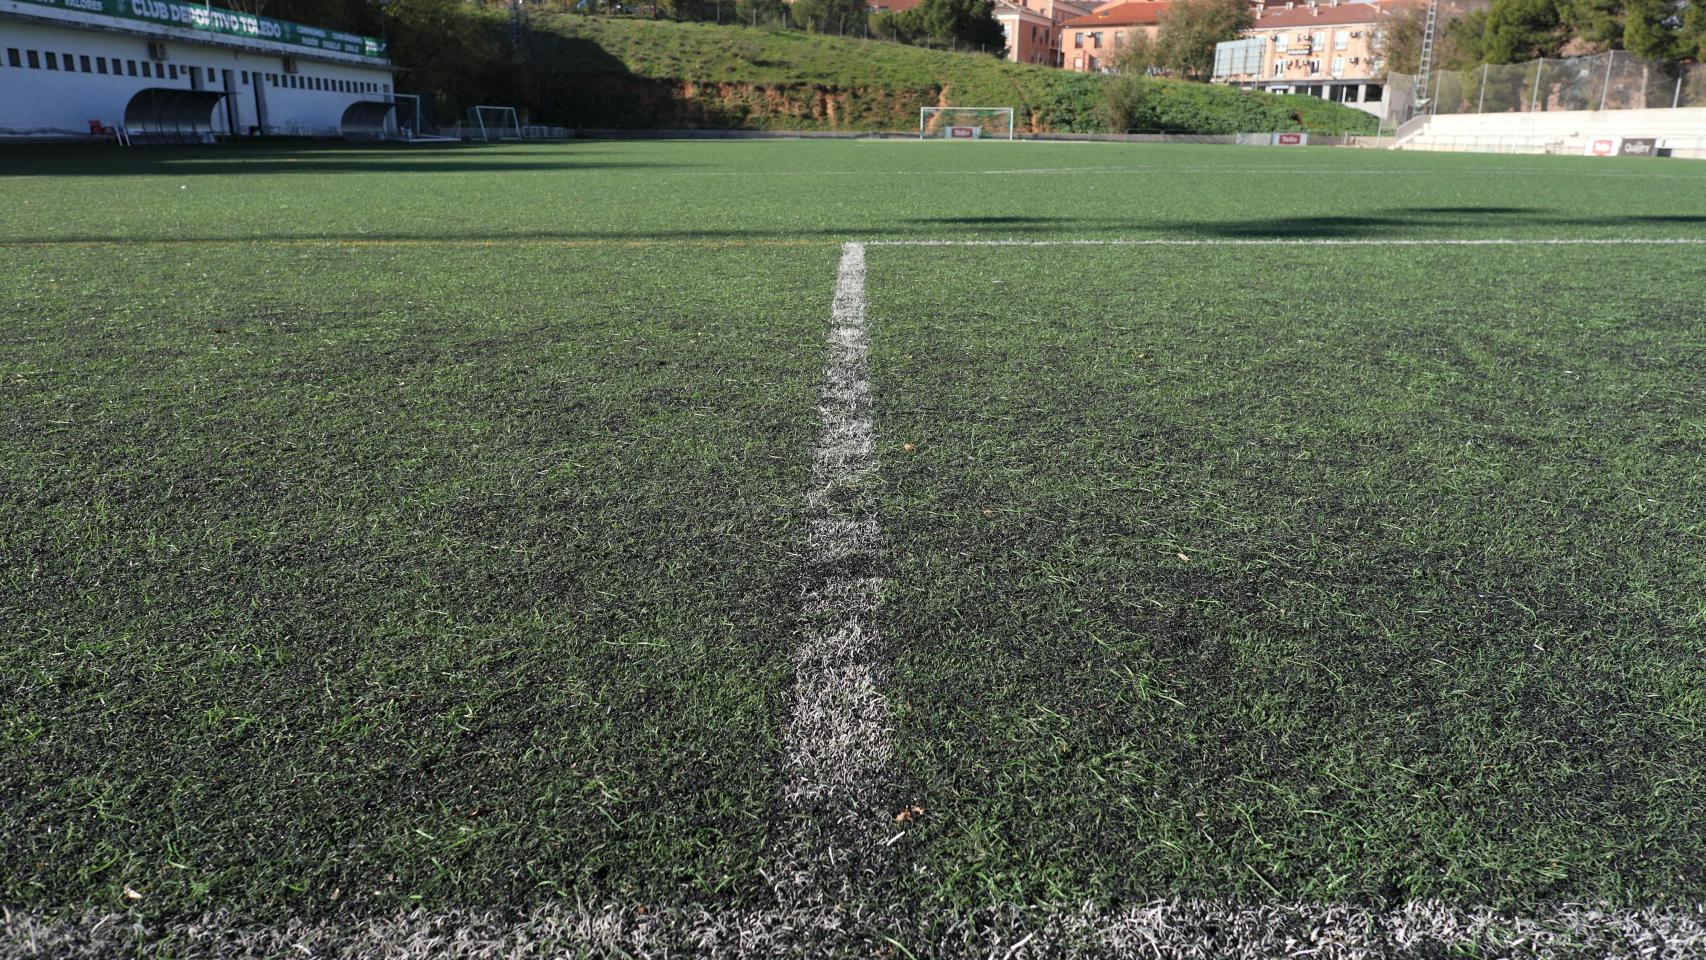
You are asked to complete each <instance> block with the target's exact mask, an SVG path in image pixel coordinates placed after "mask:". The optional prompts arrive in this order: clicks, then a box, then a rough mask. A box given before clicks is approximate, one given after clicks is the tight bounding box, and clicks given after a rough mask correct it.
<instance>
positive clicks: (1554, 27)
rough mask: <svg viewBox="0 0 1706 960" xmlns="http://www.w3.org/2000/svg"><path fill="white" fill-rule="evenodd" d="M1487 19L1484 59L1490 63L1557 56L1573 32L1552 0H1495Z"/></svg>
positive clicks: (1483, 41) (1483, 42)
mask: <svg viewBox="0 0 1706 960" xmlns="http://www.w3.org/2000/svg"><path fill="white" fill-rule="evenodd" d="M1486 22H1487V28H1486V33H1484V34H1483V35H1482V38H1481V58H1482V59H1483V60H1484V61H1485V62H1487V63H1521V62H1523V61H1525V60H1538V59H1539V58H1541V57H1556V56H1557V55H1558V50H1559V48H1561V47H1562V46H1563V45H1564V41H1565V40H1566V39H1567V38H1568V34H1569V30H1568V28H1567V27H1565V26H1564V23H1563V21H1562V20H1561V19H1560V18H1559V16H1558V7H1557V6H1556V5H1555V4H1554V3H1553V2H1552V0H1493V6H1492V7H1491V8H1490V9H1489V10H1488V11H1487V21H1486Z"/></svg>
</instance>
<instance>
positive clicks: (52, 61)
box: [47, 50, 59, 70]
mask: <svg viewBox="0 0 1706 960" xmlns="http://www.w3.org/2000/svg"><path fill="white" fill-rule="evenodd" d="M47 68H48V69H49V70H58V69H59V55H58V54H56V53H54V52H53V51H52V50H49V51H48V52H47Z"/></svg>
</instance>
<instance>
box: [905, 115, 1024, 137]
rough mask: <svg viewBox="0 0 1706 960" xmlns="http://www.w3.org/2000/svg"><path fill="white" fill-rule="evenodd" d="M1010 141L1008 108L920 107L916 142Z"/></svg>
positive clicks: (1011, 125) (1011, 119) (1011, 129)
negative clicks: (941, 139)
mask: <svg viewBox="0 0 1706 960" xmlns="http://www.w3.org/2000/svg"><path fill="white" fill-rule="evenodd" d="M925 137H946V138H948V139H949V140H982V139H985V138H990V137H993V138H995V139H997V140H1011V139H1013V108H1012V107H920V108H918V139H920V140H922V139H924V138H925Z"/></svg>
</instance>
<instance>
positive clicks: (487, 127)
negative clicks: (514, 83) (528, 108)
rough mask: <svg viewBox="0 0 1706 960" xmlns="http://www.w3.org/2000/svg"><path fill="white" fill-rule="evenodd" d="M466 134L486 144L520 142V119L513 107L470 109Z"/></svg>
mask: <svg viewBox="0 0 1706 960" xmlns="http://www.w3.org/2000/svg"><path fill="white" fill-rule="evenodd" d="M468 132H469V135H470V137H471V138H472V139H474V140H482V141H484V142H486V143H493V142H495V141H498V140H520V139H521V118H520V117H518V116H516V113H515V108H514V107H470V108H469V109H468Z"/></svg>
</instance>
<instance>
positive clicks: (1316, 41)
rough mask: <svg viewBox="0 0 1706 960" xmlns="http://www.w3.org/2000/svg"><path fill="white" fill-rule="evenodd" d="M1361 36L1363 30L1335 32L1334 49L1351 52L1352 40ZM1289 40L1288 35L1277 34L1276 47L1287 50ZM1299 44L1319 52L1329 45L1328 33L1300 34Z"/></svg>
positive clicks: (1275, 37)
mask: <svg viewBox="0 0 1706 960" xmlns="http://www.w3.org/2000/svg"><path fill="white" fill-rule="evenodd" d="M1360 36H1362V31H1361V30H1357V31H1354V32H1352V31H1349V30H1334V31H1333V49H1334V50H1349V49H1350V47H1351V38H1352V37H1360ZM1287 39H1288V37H1287V35H1286V34H1283V33H1276V34H1274V45H1275V46H1278V47H1279V48H1280V49H1282V50H1283V49H1285V47H1286V46H1288V44H1287V43H1286V41H1287ZM1297 43H1298V45H1299V46H1302V45H1303V44H1306V43H1307V44H1309V45H1310V46H1311V47H1314V48H1315V49H1317V50H1319V49H1320V48H1322V47H1324V46H1326V45H1327V31H1325V30H1316V31H1314V32H1313V33H1299V34H1298V35H1297Z"/></svg>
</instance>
